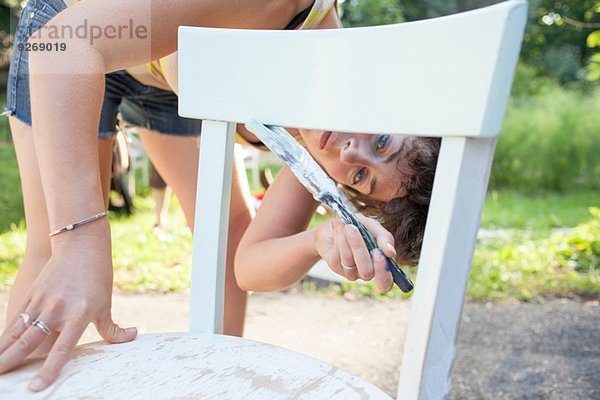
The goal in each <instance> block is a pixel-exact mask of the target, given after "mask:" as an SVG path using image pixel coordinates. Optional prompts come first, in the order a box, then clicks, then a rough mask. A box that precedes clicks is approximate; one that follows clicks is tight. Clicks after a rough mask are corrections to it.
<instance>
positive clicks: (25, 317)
mask: <svg viewBox="0 0 600 400" xmlns="http://www.w3.org/2000/svg"><path fill="white" fill-rule="evenodd" d="M19 317H20V318H21V319H22V320H23V323H24V324H25V326H27V327H29V325H31V315H29V314H27V313H26V312H24V313H21V315H19Z"/></svg>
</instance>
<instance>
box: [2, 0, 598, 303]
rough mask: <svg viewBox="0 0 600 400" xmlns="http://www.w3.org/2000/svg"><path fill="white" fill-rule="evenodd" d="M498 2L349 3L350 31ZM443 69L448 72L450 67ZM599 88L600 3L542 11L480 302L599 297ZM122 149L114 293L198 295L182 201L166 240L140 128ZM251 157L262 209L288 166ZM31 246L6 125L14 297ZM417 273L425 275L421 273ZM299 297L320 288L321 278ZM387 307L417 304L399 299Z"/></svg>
mask: <svg viewBox="0 0 600 400" xmlns="http://www.w3.org/2000/svg"><path fill="white" fill-rule="evenodd" d="M497 2H498V1H489V0H346V1H343V2H342V1H341V2H340V3H339V7H340V10H341V12H342V16H343V18H342V19H343V22H344V25H345V26H346V27H351V26H369V25H381V24H390V23H397V22H405V21H413V20H419V19H425V18H432V17H436V16H440V15H446V14H452V13H456V12H461V11H466V10H470V9H473V8H479V7H482V6H486V5H490V4H493V3H497ZM24 3H25V2H19V1H16V0H0V43H1V44H2V47H1V50H0V89H1V90H0V106H3V105H4V103H5V99H6V97H5V88H6V87H5V85H6V76H7V73H8V61H9V57H10V52H11V41H12V36H11V27H13V28H14V26H15V25H16V21H17V19H18V14H19V11H20V9H21V7H22V6H23V5H24ZM390 51H392V49H390ZM400 51H401V49H400ZM430 51H432V52H435V51H436V49H435V48H432V49H430ZM473 62H477V60H473ZM439 64H440V68H443V67H444V60H439ZM598 82H600V1H598V0H530V1H529V20H528V25H527V31H526V34H525V40H524V43H523V47H522V51H521V57H520V62H519V64H518V66H517V70H516V75H515V81H514V85H513V88H512V95H511V99H510V103H509V105H508V109H507V113H506V118H505V122H504V126H503V129H502V133H501V135H500V137H499V141H498V145H497V150H496V155H495V161H494V165H493V171H492V176H491V181H490V189H489V193H488V197H487V200H486V204H485V209H484V213H483V218H482V229H481V232H480V235H479V239H478V245H477V249H476V253H475V257H474V261H473V268H472V273H471V279H470V281H469V288H468V298H469V299H471V300H485V301H499V302H504V301H511V300H512V301H514V300H521V301H541V300H543V299H547V298H553V297H568V298H575V299H598V297H599V296H600V208H599V207H600V113H599V110H600V88H599V86H598ZM398 106H399V107H401V105H398ZM120 142H121V143H120V147H118V148H116V149H115V154H117V155H118V156H119V157H118V159H119V160H120V162H119V163H118V165H116V167H115V168H116V170H115V175H116V178H117V179H115V182H114V189H115V190H114V193H113V194H112V205H113V208H114V209H115V210H117V211H122V212H116V213H113V214H112V215H111V217H110V218H111V221H112V230H113V240H114V246H113V253H114V259H115V261H114V265H115V285H116V286H117V287H118V288H119V289H121V290H123V291H126V292H134V293H140V292H169V291H180V290H185V289H186V288H187V287H188V276H189V270H190V266H191V250H190V249H191V235H190V233H189V231H188V230H187V229H186V228H185V223H184V219H183V216H182V214H181V212H180V211H179V209H178V206H177V202H176V200H175V199H172V200H171V201H170V203H169V202H168V200H169V199H168V198H166V200H167V203H166V204H167V205H168V212H167V215H168V218H167V220H168V222H166V223H164V224H163V225H164V226H160V229H159V230H157V229H156V227H157V225H160V224H158V222H157V219H158V218H159V217H157V215H158V214H157V213H156V212H155V211H156V200H153V195H152V194H153V191H152V190H151V189H150V187H149V181H150V179H149V175H150V173H149V166H148V162H147V160H146V159H145V157H144V152H143V148H141V147H140V146H139V143H138V140H137V137H136V133H135V128H134V127H123V135H122V138H121V141H120ZM243 151H244V157H245V160H246V162H247V167H248V176H249V180H250V185H251V188H252V191H253V193H254V194H255V197H256V199H257V202H258V201H260V197H261V196H262V193H263V192H264V187H265V186H267V184H268V180H269V179H268V178H269V174H270V173H276V171H277V169H278V168H279V166H278V165H277V164H276V163H275V162H274V160H273V159H272V158H268V157H265V156H264V155H259V154H258V153H256V152H254V151H251V150H243ZM123 160H125V161H126V162H125V163H123V162H121V161H123ZM265 169H266V170H267V172H266V173H265V172H264V171H265ZM261 178H262V179H261ZM261 181H262V183H261ZM127 197H129V198H127ZM167 197H168V196H167ZM154 199H156V196H154ZM320 218H326V216H325V217H323V216H318V217H317V218H316V219H315V221H314V223H316V222H318V221H319V220H320ZM24 246H25V223H24V217H23V206H22V198H21V189H20V181H19V175H18V170H17V165H16V160H15V153H14V149H13V146H12V141H11V136H10V131H9V129H8V121H7V118H6V117H0V290H6V289H8V288H9V287H10V285H11V283H12V280H13V279H14V275H15V272H16V270H17V268H18V266H19V265H20V262H21V259H22V256H23V252H24ZM410 273H411V275H413V276H414V275H415V274H416V269H412V270H411V271H410ZM299 286H300V287H301V288H302V289H304V290H314V289H315V285H314V282H313V281H310V280H306V281H304V282H303V283H301V284H300V285H299ZM319 290H321V289H319ZM326 290H331V291H333V292H335V293H338V294H340V295H345V296H382V295H377V294H375V292H374V290H373V287H372V285H370V284H366V285H362V284H356V283H352V284H350V283H347V282H342V283H338V284H335V285H332V286H330V287H329V288H328V289H326ZM383 296H390V297H401V296H404V295H403V294H402V293H400V292H399V291H397V289H394V290H393V291H392V292H390V293H388V294H385V295H383Z"/></svg>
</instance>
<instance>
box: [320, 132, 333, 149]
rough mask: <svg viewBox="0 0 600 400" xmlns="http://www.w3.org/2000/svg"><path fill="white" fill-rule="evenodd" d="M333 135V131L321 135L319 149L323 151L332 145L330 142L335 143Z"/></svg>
mask: <svg viewBox="0 0 600 400" xmlns="http://www.w3.org/2000/svg"><path fill="white" fill-rule="evenodd" d="M332 134H333V132H331V131H324V132H323V133H321V136H320V137H319V148H320V149H321V150H323V149H325V147H326V146H327V145H328V144H330V142H333V140H332V139H333V138H332V137H331V136H332Z"/></svg>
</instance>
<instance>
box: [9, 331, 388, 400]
mask: <svg viewBox="0 0 600 400" xmlns="http://www.w3.org/2000/svg"><path fill="white" fill-rule="evenodd" d="M41 363H42V360H32V361H30V362H29V363H28V364H27V365H24V366H23V367H21V368H19V369H18V370H16V371H13V372H11V373H8V374H6V375H4V376H3V377H2V382H1V384H0V398H2V399H5V400H7V399H23V398H31V399H36V398H44V399H70V398H86V399H169V398H178V399H244V400H249V399H261V400H262V399H268V400H272V399H290V398H293V399H311V400H312V399H343V400H351V399H390V397H389V396H388V395H387V394H385V393H384V392H383V391H381V390H380V389H378V388H377V387H375V386H374V385H371V384H370V383H367V382H365V381H363V380H362V379H360V378H358V377H356V376H354V375H351V374H349V373H347V372H345V371H343V370H341V369H339V368H336V367H334V366H332V365H329V364H326V363H324V362H322V361H319V360H316V359H314V358H311V357H308V356H305V355H302V354H299V353H295V352H293V351H289V350H286V349H282V348H279V347H275V346H271V345H268V344H264V343H260V342H255V341H252V340H248V339H243V338H237V337H231V336H224V335H212V334H187V333H176V334H171V333H163V334H148V335H140V336H139V337H138V338H137V339H136V340H134V341H133V342H130V343H124V344H114V345H107V344H105V343H103V342H96V343H90V344H85V345H81V346H78V347H77V348H76V350H75V351H74V353H73V357H72V360H71V361H70V362H69V363H68V364H67V365H66V366H65V368H64V369H63V371H62V373H61V375H60V377H59V378H58V379H57V381H56V382H55V383H54V384H53V385H52V386H51V387H49V388H48V389H46V390H45V391H43V392H41V393H37V394H35V395H31V393H30V392H29V391H28V390H27V384H28V382H29V381H30V380H31V378H32V377H33V376H34V374H35V373H36V371H37V370H38V369H39V367H40V365H41Z"/></svg>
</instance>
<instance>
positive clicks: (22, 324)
mask: <svg viewBox="0 0 600 400" xmlns="http://www.w3.org/2000/svg"><path fill="white" fill-rule="evenodd" d="M31 321H32V319H31V316H30V315H29V314H27V313H21V314H19V315H17V316H15V317H14V318H13V319H12V320H10V322H9V323H8V324H7V325H6V328H5V329H4V332H2V336H0V354H1V353H3V352H4V350H6V349H8V348H9V347H10V346H11V345H12V344H13V343H14V342H16V341H17V340H19V338H20V337H21V335H22V334H23V333H24V332H25V331H26V330H27V328H29V327H30V326H31Z"/></svg>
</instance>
